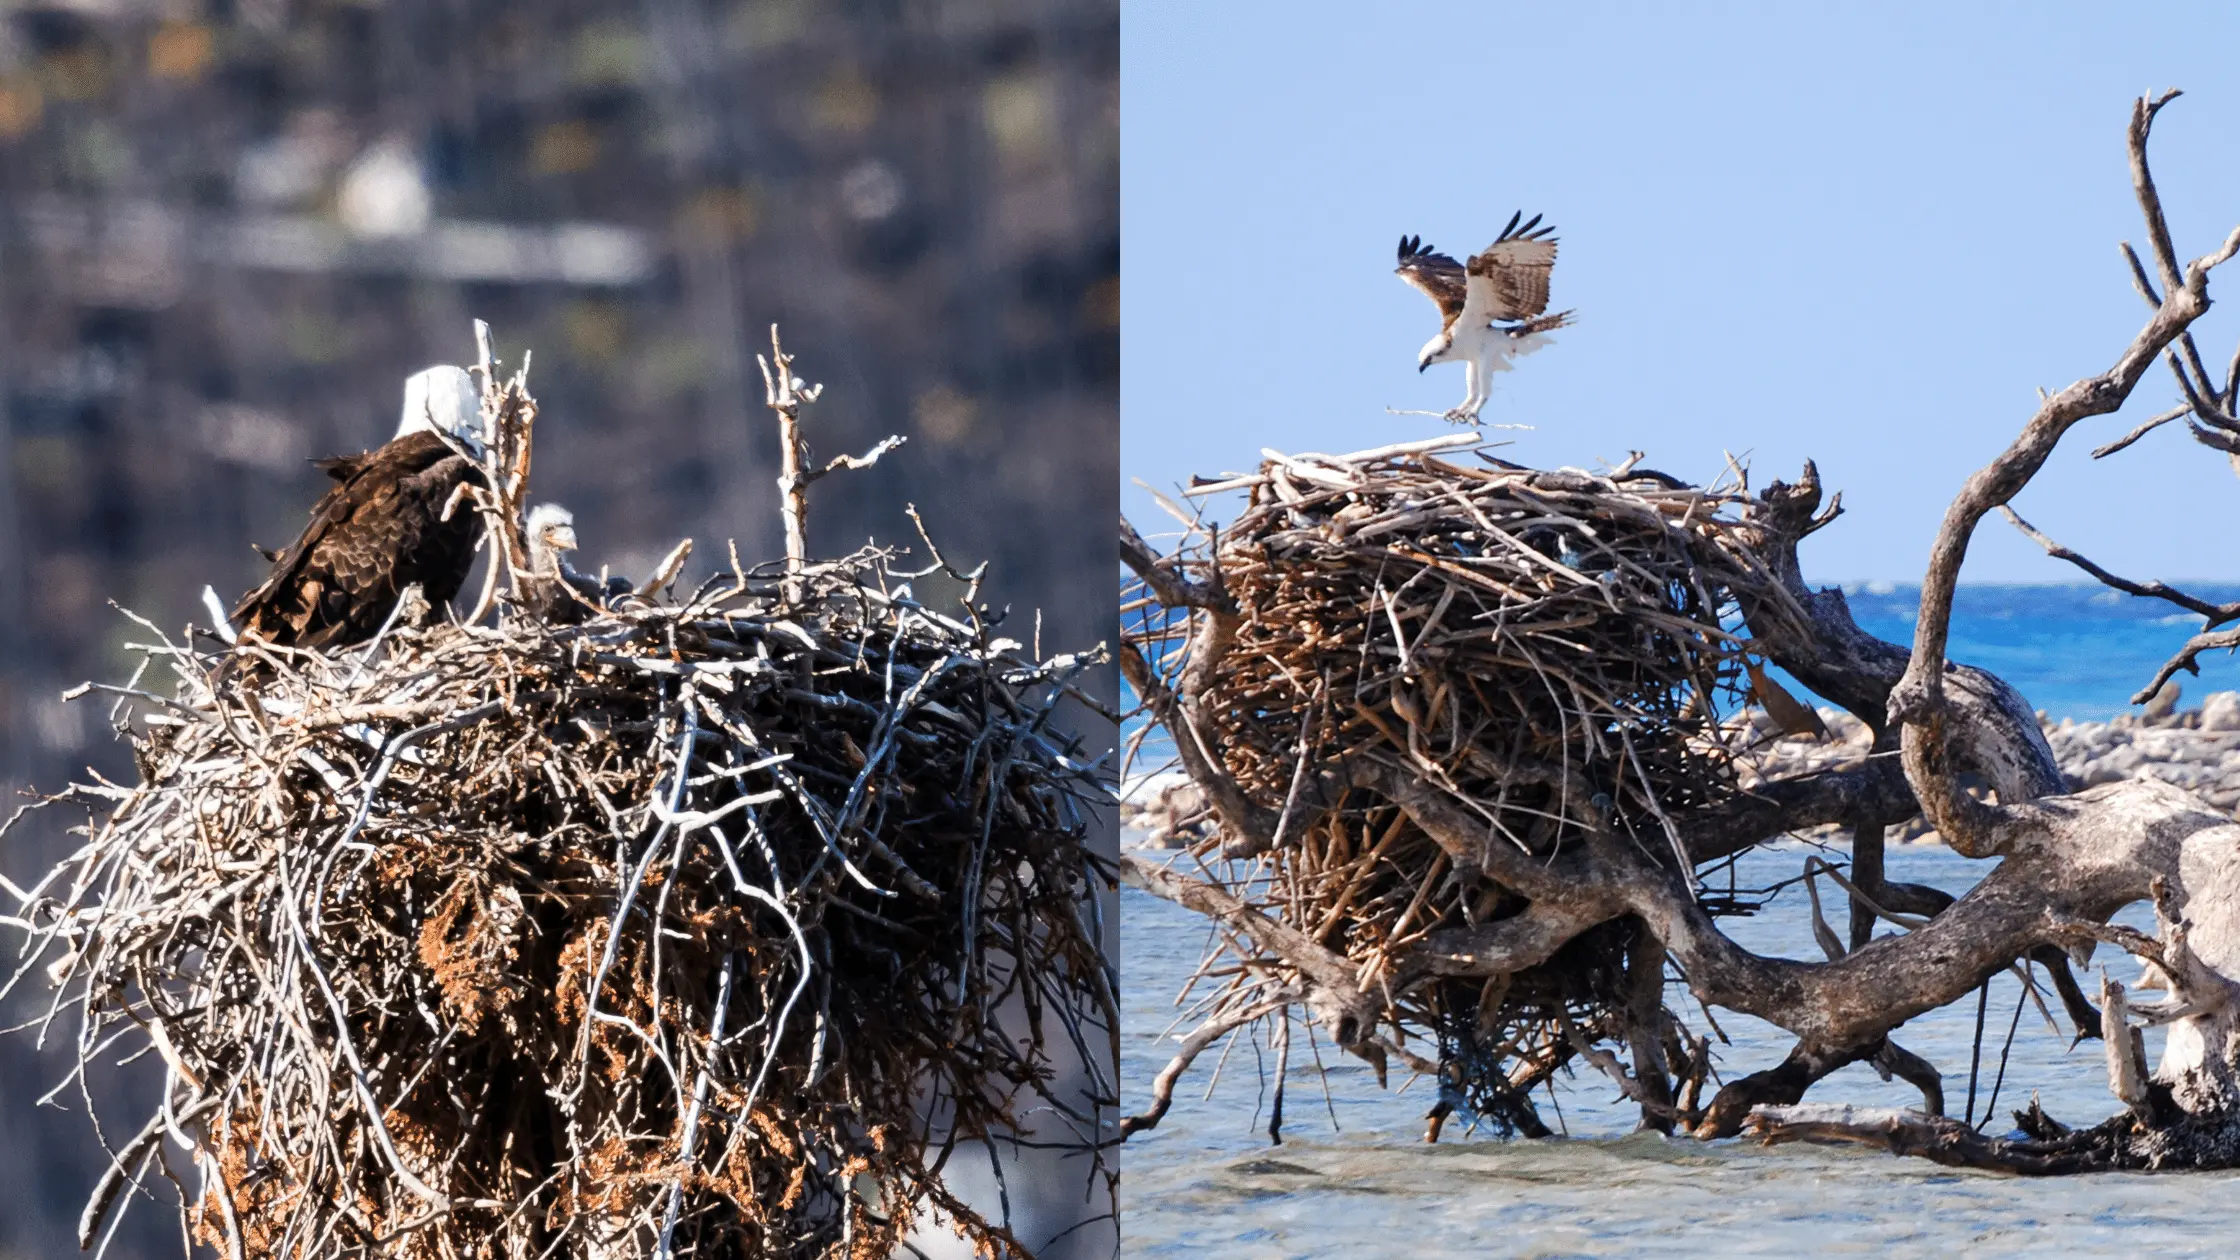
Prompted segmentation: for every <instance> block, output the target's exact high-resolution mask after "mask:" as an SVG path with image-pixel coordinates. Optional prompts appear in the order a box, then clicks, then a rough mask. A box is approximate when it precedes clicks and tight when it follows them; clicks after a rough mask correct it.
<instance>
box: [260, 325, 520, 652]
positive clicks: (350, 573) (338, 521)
mask: <svg viewBox="0 0 2240 1260" xmlns="http://www.w3.org/2000/svg"><path fill="white" fill-rule="evenodd" d="M481 446H482V438H481V405H480V402H479V395H478V391H476V389H475V387H474V380H473V378H472V377H470V376H468V375H467V373H466V371H465V369H463V368H457V367H450V366H442V367H432V368H428V369H427V370H425V371H423V372H419V373H416V374H415V375H414V376H413V377H412V378H411V379H410V380H408V381H406V382H405V391H404V415H403V418H402V419H401V420H400V421H399V422H398V424H397V434H396V436H395V437H394V438H391V439H390V440H389V441H388V443H387V444H385V445H383V446H382V447H381V448H380V449H378V450H374V451H368V452H366V453H365V454H362V455H344V456H341V457H339V458H336V459H328V460H321V461H319V467H320V468H322V469H323V470H325V472H326V474H327V475H328V476H330V477H332V478H334V480H335V483H336V484H335V486H334V487H333V488H332V489H330V490H328V491H327V493H326V494H325V496H324V497H322V498H321V499H320V500H319V502H318V505H317V506H315V507H313V508H312V509H311V523H310V524H309V525H307V526H305V527H304V531H303V536H302V537H301V538H298V539H296V542H295V545H294V546H292V547H290V548H288V549H287V550H286V551H284V552H282V553H281V554H280V555H279V556H278V557H276V558H275V559H274V560H273V565H272V573H271V575H270V576H268V577H267V578H265V580H264V582H263V584H262V585H260V586H258V587H257V588H256V589H255V590H252V591H250V592H249V593H248V594H246V595H244V596H242V597H241V602H240V603H238V604H236V605H235V606H234V609H233V616H232V621H233V623H234V625H235V626H237V627H239V628H240V630H241V632H242V633H243V634H245V635H252V636H254V637H256V638H258V639H261V640H263V641H265V642H267V643H274V644H279V645H282V646H289V647H311V648H338V647H344V646H347V645H349V644H352V643H360V642H363V641H365V640H367V639H370V638H372V637H373V636H374V635H375V634H377V633H379V632H380V629H381V626H382V623H384V622H385V621H387V620H388V618H389V615H390V613H391V612H392V611H394V610H395V608H396V605H397V599H398V597H399V596H400V595H402V594H403V593H404V590H405V588H406V587H408V586H411V585H413V584H414V583H418V584H419V586H420V589H421V593H422V594H423V595H424V596H425V598H426V599H427V600H428V602H429V604H430V605H432V606H434V607H439V608H440V607H443V606H445V605H447V604H449V603H450V602H451V599H452V597H453V596H455V595H457V594H458V593H459V587H460V584H461V583H463V582H465V581H466V578H467V571H468V570H469V569H471V568H472V567H473V566H474V552H475V546H476V544H477V543H478V542H479V541H480V540H481V537H482V518H481V516H480V514H479V513H477V512H476V511H475V510H474V508H473V505H472V504H467V503H461V504H459V505H457V507H456V508H455V510H454V511H453V512H452V514H451V519H449V520H444V519H443V512H444V509H445V508H446V507H447V506H451V500H452V495H453V494H454V493H455V492H457V490H458V489H459V487H460V486H461V485H462V484H470V483H471V484H474V485H482V484H484V481H483V476H482V472H481V469H480V466H479V464H478V462H477V460H478V457H479V456H480V454H481Z"/></svg>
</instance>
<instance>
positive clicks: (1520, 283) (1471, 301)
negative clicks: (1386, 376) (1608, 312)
mask: <svg viewBox="0 0 2240 1260" xmlns="http://www.w3.org/2000/svg"><path fill="white" fill-rule="evenodd" d="M1522 218H1524V212H1523V211H1522V210H1520V211H1518V212H1517V213H1516V214H1514V215H1512V216H1511V217H1510V219H1509V226H1507V227H1505V228H1503V229H1501V235H1500V236H1498V237H1496V238H1495V239H1494V242H1493V244H1491V245H1488V246H1486V247H1485V249H1484V250H1483V251H1482V252H1480V253H1477V254H1475V255H1472V256H1471V259H1470V262H1469V265H1467V266H1465V265H1463V264H1462V263H1458V262H1456V261H1455V260H1454V259H1453V258H1451V257H1449V256H1448V255H1446V254H1441V253H1437V252H1435V251H1433V249H1432V248H1431V247H1430V246H1429V245H1426V244H1424V243H1423V240H1422V238H1420V237H1414V236H1403V237H1401V238H1400V265H1399V266H1398V267H1395V268H1393V270H1394V271H1395V272H1397V273H1398V274H1399V276H1400V278H1401V279H1402V280H1405V281H1407V282H1408V283H1409V284H1411V285H1414V286H1415V287H1416V288H1417V289H1419V290H1421V291H1422V292H1423V294H1424V296H1426V297H1428V298H1430V299H1431V300H1432V301H1433V302H1436V303H1438V305H1439V314H1440V317H1441V319H1442V322H1441V324H1440V326H1439V335H1438V336H1436V337H1433V338H1432V339H1431V340H1430V341H1428V342H1426V343H1424V347H1423V351H1422V353H1421V354H1419V355H1417V356H1416V370H1417V371H1418V372H1421V371H1422V370H1424V369H1425V368H1427V367H1430V366H1431V365H1432V364H1434V363H1454V362H1458V361H1459V362H1461V363H1462V364H1463V365H1464V366H1465V369H1466V371H1467V372H1468V374H1469V384H1468V390H1467V392H1466V393H1465V395H1464V397H1463V399H1462V402H1461V404H1460V405H1458V406H1456V407H1455V408H1453V409H1452V410H1450V411H1448V412H1447V419H1449V420H1452V421H1456V422H1458V423H1461V422H1468V423H1476V422H1477V419H1478V411H1479V410H1480V409H1481V408H1483V407H1484V406H1485V404H1486V396H1487V395H1488V394H1490V393H1492V392H1493V374H1494V373H1495V372H1505V371H1508V370H1509V364H1510V361H1511V360H1513V359H1515V358H1517V357H1518V356H1520V355H1526V354H1531V353H1532V352H1533V351H1535V350H1538V349H1539V348H1540V347H1541V346H1543V345H1545V344H1547V340H1548V338H1547V334H1548V333H1551V332H1553V331H1555V330H1556V329H1558V328H1562V327H1564V326H1566V325H1568V324H1569V323H1570V322H1571V316H1572V312H1570V311H1563V312H1560V313H1558V314H1555V315H1543V314H1541V312H1543V311H1545V310H1547V309H1548V273H1549V272H1550V271H1553V270H1554V269H1555V265H1556V238H1555V237H1554V236H1552V235H1550V233H1552V232H1554V231H1555V228H1554V227H1553V226H1552V225H1551V226H1548V227H1540V226H1538V225H1539V223H1540V216H1539V215H1534V216H1532V222H1530V223H1526V224H1523V225H1522V226H1519V224H1518V220H1520V219H1522ZM1496 320H1516V321H1519V322H1517V323H1513V324H1509V325H1507V326H1506V327H1504V326H1503V325H1501V324H1498V323H1496V322H1494V321H1496Z"/></svg>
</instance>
